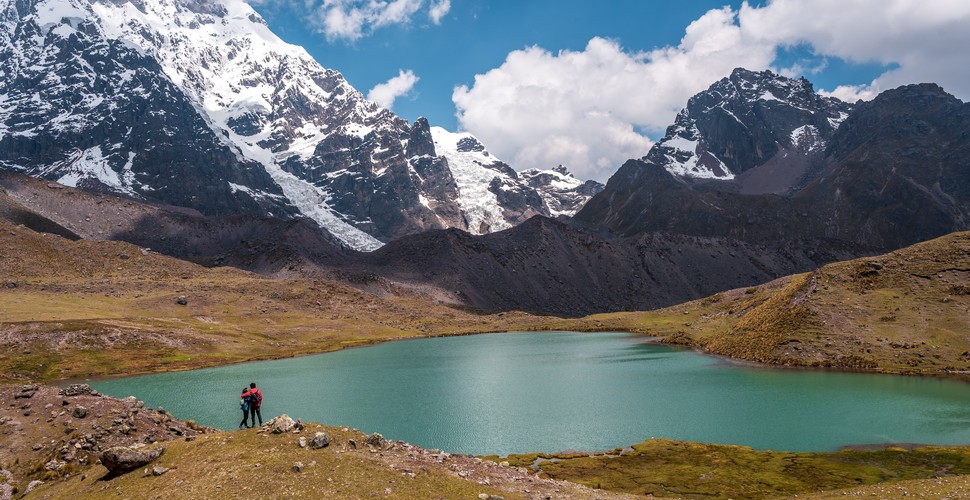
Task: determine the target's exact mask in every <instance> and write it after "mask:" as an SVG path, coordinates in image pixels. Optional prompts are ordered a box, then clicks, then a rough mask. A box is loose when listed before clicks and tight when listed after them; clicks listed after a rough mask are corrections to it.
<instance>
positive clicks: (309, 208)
mask: <svg viewBox="0 0 970 500" xmlns="http://www.w3.org/2000/svg"><path fill="white" fill-rule="evenodd" d="M0 20H2V26H0V60H2V61H4V62H5V64H4V65H3V67H2V68H0V77H2V81H0V146H2V147H0V167H2V168H6V169H10V170H16V171H19V172H24V173H28V174H30V175H34V176H39V177H44V178H46V179H50V180H56V181H60V182H62V183H65V184H68V185H71V186H79V187H87V188H92V189H98V190H102V191H106V192H113V193H116V194H123V195H125V196H131V197H135V198H139V199H145V200H152V201H157V202H162V203H167V204H172V205H179V206H186V207H190V208H194V209H197V210H199V211H201V212H203V213H206V214H211V213H234V212H250V213H253V212H255V213H261V214H265V213H271V214H274V215H278V216H284V217H292V216H302V217H306V218H308V219H310V220H312V221H314V222H315V223H316V224H317V225H318V226H319V227H321V228H323V229H324V230H325V231H327V232H329V233H330V234H331V235H333V236H334V237H335V238H336V239H337V240H339V241H340V242H342V243H343V244H344V245H347V246H350V247H352V248H355V249H358V250H373V249H375V248H378V247H379V246H381V245H382V244H383V242H385V241H388V240H390V239H393V238H396V237H400V236H403V235H407V234H413V233H416V232H421V231H426V230H428V229H435V228H448V227H455V228H459V229H463V230H469V231H472V232H487V231H494V230H498V229H504V228H506V227H510V225H514V224H517V223H519V222H521V221H522V220H525V219H526V218H528V217H530V216H531V215H534V214H545V215H550V212H549V208H548V207H547V206H546V205H545V204H544V201H543V198H542V197H541V196H540V195H539V194H538V193H537V192H536V191H535V190H534V189H533V188H531V187H529V186H528V185H526V184H525V183H523V182H522V181H521V180H519V179H518V176H517V174H516V172H515V171H514V170H513V169H511V168H510V167H509V166H508V165H507V164H505V163H503V162H501V161H500V160H498V159H496V158H494V157H492V156H491V155H490V154H489V153H488V151H487V150H486V148H485V146H484V145H483V144H482V143H481V142H480V141H479V140H478V139H476V138H474V137H472V136H471V135H470V134H463V135H461V136H460V137H457V140H456V141H455V144H449V145H448V146H447V148H446V150H447V152H448V154H447V155H446V154H445V153H443V151H445V150H443V149H441V148H440V147H438V145H437V143H436V140H435V137H434V134H433V133H432V127H431V126H430V124H429V123H428V122H427V120H426V119H419V120H417V121H416V122H415V123H414V124H409V123H408V122H407V121H406V120H403V119H401V118H400V117H398V116H396V115H395V114H393V113H392V112H391V111H389V110H387V109H384V108H382V107H380V106H378V105H377V104H375V103H373V102H370V101H368V100H366V99H365V98H364V96H363V95H362V94H361V93H360V92H359V91H357V90H356V89H354V88H353V87H352V86H351V85H350V84H349V83H347V81H346V80H345V79H344V78H343V76H342V75H341V74H340V73H339V72H338V71H335V70H332V69H327V68H324V67H322V66H321V65H320V64H318V63H317V62H316V61H315V60H313V58H312V57H310V56H309V54H307V52H306V51H305V50H303V48H301V47H298V46H294V45H291V44H288V43H286V42H284V41H282V40H281V39H279V38H278V37H277V36H276V35H275V34H273V33H272V32H271V31H270V30H269V28H268V27H267V25H266V23H265V21H263V19H262V18H260V16H259V15H258V14H257V13H256V12H255V11H254V10H253V9H252V7H250V6H249V5H248V4H246V3H244V2H243V1H241V0H135V1H134V2H129V1H121V0H26V1H24V0H0ZM38 103H40V104H39V105H38ZM446 142H447V141H446ZM159 143H164V147H162V146H161V145H159ZM38 152H42V153H38ZM449 155H450V156H449ZM462 157H467V158H466V159H468V158H472V157H474V159H469V160H468V161H469V162H470V163H467V162H466V163H463V162H464V160H460V159H459V158H462ZM462 165H472V166H474V168H472V169H471V170H469V169H465V170H466V172H457V171H455V169H456V168H457V169H461V168H462ZM479 168H480V169H483V170H475V169H479ZM471 171H479V172H480V173H482V175H472V176H469V175H466V173H467V172H471ZM496 179H499V180H498V181H496ZM476 183H477V185H475V186H472V184H476ZM482 193H490V194H488V195H485V194H482ZM479 194H481V196H479ZM467 196H472V197H473V198H475V199H476V200H481V199H484V198H483V196H484V197H485V198H489V197H490V199H494V200H497V201H495V202H494V203H491V204H488V208H487V212H488V213H487V214H486V213H484V212H483V213H482V214H481V215H474V214H473V213H472V212H469V211H468V209H467V207H470V206H477V207H484V206H485V205H482V204H481V203H479V202H478V201H470V200H465V199H463V198H465V197H467ZM476 210H477V209H476ZM483 210H484V209H483ZM473 212H474V210H473Z"/></svg>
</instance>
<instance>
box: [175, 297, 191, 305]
mask: <svg viewBox="0 0 970 500" xmlns="http://www.w3.org/2000/svg"><path fill="white" fill-rule="evenodd" d="M175 303H176V304H178V305H180V306H184V305H186V304H188V303H189V299H187V298H186V297H185V295H179V298H177V299H175Z"/></svg>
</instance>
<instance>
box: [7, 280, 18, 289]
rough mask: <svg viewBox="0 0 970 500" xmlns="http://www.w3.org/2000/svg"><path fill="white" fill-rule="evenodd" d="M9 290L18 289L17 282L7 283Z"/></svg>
mask: <svg viewBox="0 0 970 500" xmlns="http://www.w3.org/2000/svg"><path fill="white" fill-rule="evenodd" d="M7 288H17V282H16V281H8V282H7Z"/></svg>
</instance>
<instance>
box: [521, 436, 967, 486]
mask: <svg viewBox="0 0 970 500" xmlns="http://www.w3.org/2000/svg"><path fill="white" fill-rule="evenodd" d="M505 460H508V461H509V463H510V464H511V465H513V466H516V465H531V464H534V463H537V462H538V467H539V468H541V470H542V473H543V475H544V476H546V477H551V478H555V479H564V480H567V481H572V482H576V483H580V484H585V485H587V486H590V487H593V488H602V489H604V490H608V491H616V492H625V493H630V494H636V495H655V496H661V497H667V496H670V497H680V498H777V497H782V496H789V495H798V496H801V495H802V494H805V493H811V492H818V491H825V490H839V489H843V488H850V487H855V486H857V485H873V484H879V483H882V484H883V486H882V487H883V490H892V489H894V488H892V487H888V486H886V485H888V484H894V483H895V482H897V481H906V480H915V479H929V478H939V477H943V476H952V475H958V474H970V448H955V447H951V448H944V447H923V448H913V449H905V448H898V447H897V448H887V449H881V450H843V451H839V452H833V453H791V452H777V451H757V450H753V449H751V448H747V447H742V446H725V445H713V444H701V443H686V442H682V441H671V440H667V439H651V440H649V441H645V442H643V443H640V444H637V445H634V446H633V447H632V448H631V449H628V450H623V451H622V453H621V452H620V450H616V451H615V452H614V453H612V454H601V455H598V456H588V455H581V454H573V455H542V454H532V455H513V456H511V457H508V458H507V459H505ZM964 479H966V478H964ZM959 485H966V481H965V480H964V481H962V482H960V483H957V486H956V487H955V489H954V491H960V489H959V488H960V486H959ZM834 496H837V495H834Z"/></svg>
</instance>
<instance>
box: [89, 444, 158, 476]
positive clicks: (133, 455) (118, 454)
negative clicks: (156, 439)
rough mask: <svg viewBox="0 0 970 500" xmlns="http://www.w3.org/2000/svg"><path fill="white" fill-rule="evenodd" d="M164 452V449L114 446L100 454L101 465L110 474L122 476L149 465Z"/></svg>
mask: <svg viewBox="0 0 970 500" xmlns="http://www.w3.org/2000/svg"><path fill="white" fill-rule="evenodd" d="M164 452H165V448H164V447H158V448H127V447H124V446H116V447H114V448H109V449H107V450H105V451H103V452H101V457H100V458H101V465H104V466H105V467H107V469H108V471H109V472H111V473H112V474H124V473H126V472H131V471H133V470H135V469H138V468H140V467H144V466H146V465H148V464H150V463H151V462H153V461H154V460H155V459H157V458H158V457H160V456H162V453H164Z"/></svg>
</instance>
